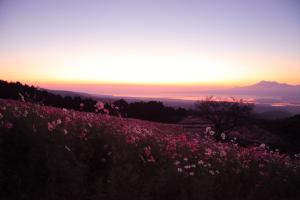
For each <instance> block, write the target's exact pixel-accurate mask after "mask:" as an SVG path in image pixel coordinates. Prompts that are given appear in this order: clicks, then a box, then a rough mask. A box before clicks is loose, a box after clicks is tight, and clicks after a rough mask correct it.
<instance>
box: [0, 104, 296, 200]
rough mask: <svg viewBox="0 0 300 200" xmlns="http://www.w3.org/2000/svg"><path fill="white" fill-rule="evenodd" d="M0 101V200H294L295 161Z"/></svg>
mask: <svg viewBox="0 0 300 200" xmlns="http://www.w3.org/2000/svg"><path fill="white" fill-rule="evenodd" d="M211 134H213V133H212V132H211V131H210V130H209V129H207V130H206V131H205V132H201V133H198V134H190V133H188V132H184V131H183V129H182V128H181V126H178V125H170V124H161V123H156V122H148V121H141V120H135V119H124V118H118V117H111V116H108V115H103V114H95V113H86V112H78V111H73V110H67V109H60V108H53V107H46V106H40V105H36V104H32V103H22V102H18V101H12V100H0V142H1V146H0V158H1V159H0V169H1V170H0V180H1V181H0V198H1V199H75V200H76V199H78V200H79V199H116V200H117V199H245V198H246V199H299V196H300V191H299V187H300V159H299V155H295V156H292V157H290V156H288V155H286V154H282V153H280V152H279V151H275V152H273V151H269V150H268V147H266V146H265V145H264V144H261V145H259V146H257V147H255V146H253V147H248V148H244V147H239V146H238V145H237V144H236V143H235V142H234V141H231V142H216V141H215V140H213V139H212V137H211V136H210V135H211Z"/></svg>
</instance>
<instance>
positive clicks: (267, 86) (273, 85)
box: [235, 81, 300, 91]
mask: <svg viewBox="0 0 300 200" xmlns="http://www.w3.org/2000/svg"><path fill="white" fill-rule="evenodd" d="M235 89H240V90H293V91H297V90H300V85H289V84H286V83H278V82H276V81H260V82H258V83H256V84H254V85H250V86H246V87H237V88H235Z"/></svg>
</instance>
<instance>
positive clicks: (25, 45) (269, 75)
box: [0, 0, 300, 85]
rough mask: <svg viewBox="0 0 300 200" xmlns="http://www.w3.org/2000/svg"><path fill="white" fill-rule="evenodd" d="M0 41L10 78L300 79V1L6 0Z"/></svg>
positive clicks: (0, 12)
mask: <svg viewBox="0 0 300 200" xmlns="http://www.w3.org/2000/svg"><path fill="white" fill-rule="evenodd" d="M0 44H1V45H0V74H1V77H0V78H1V79H6V80H21V81H25V82H35V83H36V82H37V83H39V82H41V83H42V82H55V83H62V84H63V83H66V82H72V83H74V82H77V83H78V82H79V83H80V82H84V83H97V82H99V83H137V84H138V83H143V84H149V83H154V84H159V83H168V84H174V83H178V84H193V83H195V84H204V85H205V84H210V85H214V84H215V85H246V84H250V83H254V82H257V81H260V80H262V79H264V80H277V81H281V82H288V83H292V84H299V83H300V78H299V77H300V56H299V55H300V2H299V1H298V0H251V1H250V0H249V1H243V0H236V1H233V0H219V1H214V0H207V1H204V0H203V1H202V0H198V1H196V0H194V1H192V0H149V1H146V0H135V1H134V0H119V1H116V0H0ZM124 69H127V70H124ZM155 70H157V72H155ZM159 71H161V73H160V76H159V75H158V76H156V75H157V74H158V73H159ZM117 72H120V74H121V75H124V76H120V74H117ZM101 73H102V74H104V73H105V76H104V75H101ZM196 74H198V75H196ZM201 74H202V75H201Z"/></svg>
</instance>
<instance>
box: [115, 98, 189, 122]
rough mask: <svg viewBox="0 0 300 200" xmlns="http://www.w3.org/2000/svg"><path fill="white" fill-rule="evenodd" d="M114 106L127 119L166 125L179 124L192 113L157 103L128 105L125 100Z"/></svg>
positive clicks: (117, 102) (141, 102) (116, 102)
mask: <svg viewBox="0 0 300 200" xmlns="http://www.w3.org/2000/svg"><path fill="white" fill-rule="evenodd" d="M114 105H116V106H117V107H118V108H119V112H120V113H121V114H122V115H123V116H125V117H130V118H137V119H143V120H149V121H158V122H166V123H174V122H178V121H180V120H182V118H183V117H185V116H187V114H188V113H189V112H191V111H187V110H186V109H184V108H176V109H175V108H173V107H167V106H164V104H163V103H162V102H157V101H149V102H143V101H140V102H133V103H127V102H126V101H125V100H124V99H120V100H118V101H115V102H114Z"/></svg>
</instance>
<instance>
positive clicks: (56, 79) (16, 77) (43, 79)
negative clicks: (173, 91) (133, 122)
mask: <svg viewBox="0 0 300 200" xmlns="http://www.w3.org/2000/svg"><path fill="white" fill-rule="evenodd" d="M65 52H68V51H65ZM9 58H10V59H9ZM266 60H267V61H266ZM0 65H1V79H4V80H8V81H21V82H22V81H23V82H26V83H32V84H43V85H45V84H60V85H64V84H104V85H122V84H124V85H150V86H151V85H164V86H211V87H230V86H244V85H248V84H253V83H255V82H258V81H261V80H273V81H279V82H286V83H290V84H299V83H300V80H299V77H300V74H299V73H300V72H299V70H297V68H298V66H299V65H300V62H299V60H295V59H294V60H293V59H288V58H281V59H279V58H275V57H270V58H267V59H266V58H264V59H262V58H261V57H260V56H258V55H251V56H248V57H247V56H245V55H240V54H238V53H235V55H233V54H232V55H230V54H228V55H226V54H222V55H221V54H219V55H218V54H216V55H213V54H209V53H206V52H204V51H195V50H194V51H185V52H183V51H178V50H177V51H174V50H173V51H162V50H161V49H160V51H159V49H156V51H154V50H152V51H147V50H139V49H138V50H128V49H123V50H120V49H118V50H115V49H111V50H110V51H104V50H103V49H102V50H98V51H89V52H86V51H83V52H81V51H78V52H75V53H74V54H71V53H61V52H58V53H53V52H51V53H49V54H48V55H47V54H43V55H41V56H37V54H34V55H30V54H27V55H24V56H23V57H13V56H10V57H6V59H2V60H1V61H0ZM287 68H288V69H289V70H286V69H287Z"/></svg>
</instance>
